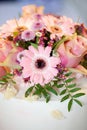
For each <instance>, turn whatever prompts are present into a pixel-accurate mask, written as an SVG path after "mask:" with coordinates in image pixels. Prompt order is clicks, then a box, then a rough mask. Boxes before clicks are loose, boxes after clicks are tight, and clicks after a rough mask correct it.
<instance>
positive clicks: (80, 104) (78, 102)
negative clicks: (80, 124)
mask: <svg viewBox="0 0 87 130" xmlns="http://www.w3.org/2000/svg"><path fill="white" fill-rule="evenodd" d="M74 101H75V102H76V103H77V104H78V105H79V106H81V107H82V103H81V102H80V101H79V100H77V99H74Z"/></svg>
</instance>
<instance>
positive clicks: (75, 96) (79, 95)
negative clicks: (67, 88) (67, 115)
mask: <svg viewBox="0 0 87 130" xmlns="http://www.w3.org/2000/svg"><path fill="white" fill-rule="evenodd" d="M84 95H85V93H77V94H75V95H73V97H74V98H78V97H81V96H84Z"/></svg>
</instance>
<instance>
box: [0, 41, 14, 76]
mask: <svg viewBox="0 0 87 130" xmlns="http://www.w3.org/2000/svg"><path fill="white" fill-rule="evenodd" d="M11 48H12V47H11V44H10V43H9V42H7V41H5V40H4V39H0V63H2V62H4V60H5V59H6V57H7V55H8V53H9V52H10V50H11ZM5 74H6V69H5V67H3V66H0V77H2V76H3V75H5Z"/></svg>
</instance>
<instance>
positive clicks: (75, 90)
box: [70, 88, 81, 93]
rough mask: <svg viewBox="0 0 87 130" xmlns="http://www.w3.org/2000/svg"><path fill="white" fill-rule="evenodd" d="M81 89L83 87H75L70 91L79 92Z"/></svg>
mask: <svg viewBox="0 0 87 130" xmlns="http://www.w3.org/2000/svg"><path fill="white" fill-rule="evenodd" d="M79 90H81V88H73V89H71V90H70V92H71V93H74V92H77V91H79Z"/></svg>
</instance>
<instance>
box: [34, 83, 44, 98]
mask: <svg viewBox="0 0 87 130" xmlns="http://www.w3.org/2000/svg"><path fill="white" fill-rule="evenodd" d="M42 91H43V88H42V87H41V85H40V84H37V85H36V87H35V92H34V95H38V96H39V97H41V93H42Z"/></svg>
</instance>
